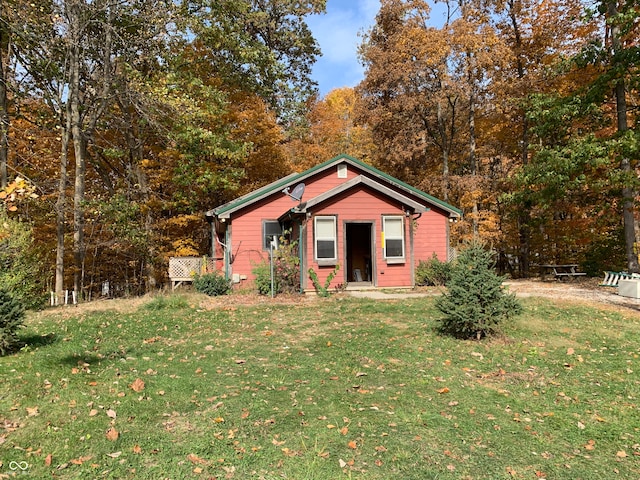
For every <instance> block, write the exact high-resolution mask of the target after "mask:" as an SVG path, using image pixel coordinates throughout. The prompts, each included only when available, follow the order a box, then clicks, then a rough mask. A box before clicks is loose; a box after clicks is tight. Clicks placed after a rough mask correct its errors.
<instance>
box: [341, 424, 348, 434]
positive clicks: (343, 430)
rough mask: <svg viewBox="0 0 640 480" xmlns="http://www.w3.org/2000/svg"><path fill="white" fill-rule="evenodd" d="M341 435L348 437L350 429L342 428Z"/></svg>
mask: <svg viewBox="0 0 640 480" xmlns="http://www.w3.org/2000/svg"><path fill="white" fill-rule="evenodd" d="M340 433H341V434H342V435H346V434H347V433H349V427H347V426H344V427H342V428H341V429H340Z"/></svg>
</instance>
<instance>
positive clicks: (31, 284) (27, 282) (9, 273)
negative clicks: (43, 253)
mask: <svg viewBox="0 0 640 480" xmlns="http://www.w3.org/2000/svg"><path fill="white" fill-rule="evenodd" d="M43 268H44V267H43V265H42V262H41V260H40V258H39V257H38V255H37V253H36V250H35V245H34V242H33V232H32V229H31V226H30V225H29V224H28V223H26V222H21V221H18V220H15V219H12V218H9V216H8V215H7V213H6V212H5V211H4V209H3V208H2V203H1V202H0V289H3V290H5V291H7V292H11V294H12V296H13V297H14V298H16V299H17V300H18V301H19V302H20V304H21V305H22V306H23V307H24V308H27V309H30V308H32V309H36V308H42V307H43V306H44V305H45V303H46V300H47V296H46V295H44V293H43V292H44V288H43V285H42V283H43V279H44V278H45V277H46V275H41V274H39V272H42V270H43Z"/></svg>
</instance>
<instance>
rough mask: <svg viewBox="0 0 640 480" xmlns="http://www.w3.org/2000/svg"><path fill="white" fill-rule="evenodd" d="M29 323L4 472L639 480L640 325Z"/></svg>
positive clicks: (217, 314) (231, 310) (626, 320)
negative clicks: (441, 329)
mask: <svg viewBox="0 0 640 480" xmlns="http://www.w3.org/2000/svg"><path fill="white" fill-rule="evenodd" d="M150 302H151V303H146V304H142V305H140V306H138V307H137V309H135V310H133V311H127V309H123V310H120V311H117V312H114V311H112V310H103V311H90V312H83V311H82V310H72V309H60V310H52V311H47V312H41V313H39V314H33V315H31V316H30V317H29V318H28V320H27V322H26V325H27V328H25V329H23V330H22V331H21V339H22V340H23V341H25V342H27V344H28V345H27V347H25V349H23V351H21V352H19V353H17V354H15V355H12V356H8V357H4V358H0V385H2V387H0V388H1V389H0V475H3V474H4V475H8V474H12V473H14V472H15V471H17V469H21V468H22V467H26V472H27V473H29V474H30V475H31V476H33V477H34V478H45V477H50V476H52V475H54V476H55V477H56V478H68V479H75V478H118V479H125V478H131V479H139V478H143V479H145V478H148V479H158V478H211V477H213V478H238V479H240V478H242V479H245V478H248V479H250V478H255V479H275V478H295V479H323V480H324V479H327V478H363V479H387V478H392V477H397V478H402V479H420V480H423V479H492V480H493V479H501V478H504V479H512V478H522V479H526V478H549V479H572V480H574V479H601V478H616V477H617V478H640V462H638V456H639V455H640V409H639V406H638V396H639V395H640V381H639V380H638V372H640V365H638V362H639V360H638V358H639V356H640V328H639V327H640V321H639V317H638V315H637V314H633V313H621V312H619V311H612V310H604V309H603V310H599V309H596V308H591V307H585V306H581V305H574V306H571V305H568V306H564V307H562V308H560V307H559V306H558V305H556V304H553V303H550V302H545V301H541V300H538V299H533V298H531V299H526V300H524V301H523V304H524V306H525V312H524V314H523V315H522V316H521V317H519V318H518V319H517V320H516V321H515V323H514V324H512V325H511V326H510V328H509V331H508V332H506V333H505V336H503V337H500V338H497V339H493V340H490V341H484V342H480V343H478V342H465V341H458V340H453V339H449V338H443V337H439V336H437V335H436V334H435V333H434V331H435V322H434V321H433V319H434V318H435V317H436V316H437V315H438V313H437V312H436V310H435V308H434V306H433V299H432V298H416V299H410V300H385V301H374V300H357V299H352V298H341V297H332V298H329V299H318V300H317V301H315V302H313V303H305V304H304V305H300V306H297V307H292V306H291V305H278V304H277V303H268V304H260V305H254V306H230V305H229V306H224V307H221V308H218V309H216V310H212V311H206V310H203V309H200V308H199V307H198V302H197V301H194V299H192V298H189V299H184V298H182V297H177V298H171V297H168V298H164V297H163V298H161V299H152V300H150Z"/></svg>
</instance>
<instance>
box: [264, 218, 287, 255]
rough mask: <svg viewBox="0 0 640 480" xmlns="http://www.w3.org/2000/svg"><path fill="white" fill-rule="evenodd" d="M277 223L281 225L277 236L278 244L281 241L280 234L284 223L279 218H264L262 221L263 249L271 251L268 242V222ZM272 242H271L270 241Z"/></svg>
mask: <svg viewBox="0 0 640 480" xmlns="http://www.w3.org/2000/svg"><path fill="white" fill-rule="evenodd" d="M274 223H277V224H278V227H279V229H280V230H279V232H278V236H277V237H276V244H278V243H280V235H282V225H280V222H278V221H277V220H263V221H262V250H266V251H269V245H268V244H267V224H274ZM269 243H271V242H269Z"/></svg>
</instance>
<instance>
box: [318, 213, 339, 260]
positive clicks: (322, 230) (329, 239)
mask: <svg viewBox="0 0 640 480" xmlns="http://www.w3.org/2000/svg"><path fill="white" fill-rule="evenodd" d="M313 222H314V223H313V232H314V244H315V248H314V250H315V260H316V261H317V262H318V263H319V264H325V265H330V264H335V262H337V260H338V235H337V233H336V217H315V218H314V219H313Z"/></svg>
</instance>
